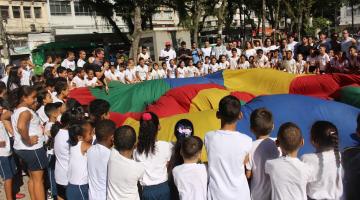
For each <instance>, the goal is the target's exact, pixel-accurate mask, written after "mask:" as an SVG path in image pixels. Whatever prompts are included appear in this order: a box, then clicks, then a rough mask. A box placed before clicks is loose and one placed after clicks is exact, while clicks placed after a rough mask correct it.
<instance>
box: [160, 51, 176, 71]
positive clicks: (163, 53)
mask: <svg viewBox="0 0 360 200" xmlns="http://www.w3.org/2000/svg"><path fill="white" fill-rule="evenodd" d="M167 56H168V58H167V59H165V60H166V64H167V66H168V67H169V61H170V60H171V59H174V58H176V52H175V51H174V49H169V51H165V49H161V51H160V57H167Z"/></svg>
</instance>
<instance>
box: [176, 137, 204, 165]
mask: <svg viewBox="0 0 360 200" xmlns="http://www.w3.org/2000/svg"><path fill="white" fill-rule="evenodd" d="M202 147H203V142H202V140H201V139H200V138H199V137H197V136H190V137H187V138H185V139H184V140H183V141H182V143H181V150H180V153H181V156H182V157H183V158H184V161H186V160H192V161H195V162H197V161H199V159H200V155H201V149H202Z"/></svg>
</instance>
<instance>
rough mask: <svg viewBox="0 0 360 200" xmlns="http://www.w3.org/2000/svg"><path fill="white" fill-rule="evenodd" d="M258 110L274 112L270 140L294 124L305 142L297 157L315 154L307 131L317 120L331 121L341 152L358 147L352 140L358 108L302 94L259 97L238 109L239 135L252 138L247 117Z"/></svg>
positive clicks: (359, 111) (359, 110)
mask: <svg viewBox="0 0 360 200" xmlns="http://www.w3.org/2000/svg"><path fill="white" fill-rule="evenodd" d="M261 107H265V108H267V109H268V110H270V111H271V112H272V113H273V117H274V124H275V128H274V131H273V132H272V134H271V137H274V138H276V135H277V131H278V129H279V127H280V126H281V124H283V123H285V122H293V123H295V124H297V125H298V126H299V127H300V129H301V131H302V134H303V137H304V140H305V145H304V147H302V148H301V150H300V154H304V153H310V152H314V148H313V147H312V145H311V142H310V129H311V126H312V124H313V123H314V122H315V121H318V120H326V121H330V122H332V123H333V124H334V125H335V126H336V127H337V128H338V131H339V138H340V147H341V148H342V149H343V148H345V147H349V146H353V145H355V144H358V142H357V141H356V140H354V139H353V137H352V133H354V132H355V129H356V126H357V125H356V118H357V115H358V114H359V113H360V109H358V108H356V107H352V106H350V105H347V104H343V103H338V102H335V101H328V100H321V99H316V98H313V97H308V96H302V95H290V94H282V95H269V96H260V97H257V98H255V99H253V100H252V101H250V102H248V103H247V104H246V105H244V106H243V107H242V108H241V110H242V112H243V115H244V118H243V120H241V121H239V123H238V124H237V129H238V130H239V131H240V132H242V133H245V134H247V135H249V136H251V137H252V138H254V135H253V134H252V133H251V131H250V128H249V125H250V114H251V112H252V111H253V110H255V109H257V108H261Z"/></svg>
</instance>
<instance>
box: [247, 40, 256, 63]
mask: <svg viewBox="0 0 360 200" xmlns="http://www.w3.org/2000/svg"><path fill="white" fill-rule="evenodd" d="M244 54H245V56H246V57H247V58H248V59H249V58H250V56H255V54H256V50H255V49H254V47H253V45H252V43H251V42H249V41H246V42H245V51H244Z"/></svg>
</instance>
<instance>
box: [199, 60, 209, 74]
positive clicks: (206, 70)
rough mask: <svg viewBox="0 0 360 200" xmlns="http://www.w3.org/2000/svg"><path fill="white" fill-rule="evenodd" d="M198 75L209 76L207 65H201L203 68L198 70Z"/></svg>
mask: <svg viewBox="0 0 360 200" xmlns="http://www.w3.org/2000/svg"><path fill="white" fill-rule="evenodd" d="M200 73H201V74H202V75H207V74H209V64H206V63H204V64H203V67H202V68H201V70H200Z"/></svg>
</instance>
